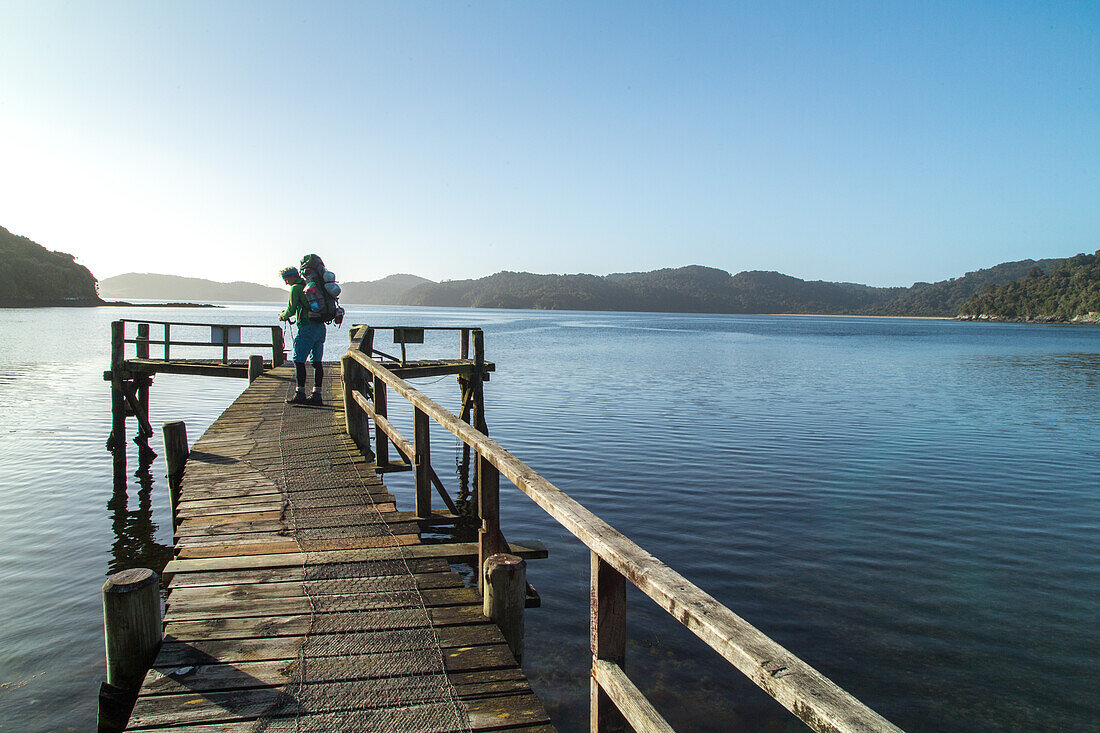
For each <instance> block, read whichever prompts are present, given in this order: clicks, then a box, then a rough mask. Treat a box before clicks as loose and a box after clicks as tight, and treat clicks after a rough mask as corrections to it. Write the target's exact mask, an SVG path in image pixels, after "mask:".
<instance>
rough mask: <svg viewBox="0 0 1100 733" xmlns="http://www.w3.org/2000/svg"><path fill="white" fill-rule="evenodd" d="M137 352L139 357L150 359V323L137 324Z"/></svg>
mask: <svg viewBox="0 0 1100 733" xmlns="http://www.w3.org/2000/svg"><path fill="white" fill-rule="evenodd" d="M135 352H136V354H137V358H139V359H148V358H149V324H148V323H139V324H138V325H137V345H136V349H135Z"/></svg>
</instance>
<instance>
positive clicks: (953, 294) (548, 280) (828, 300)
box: [398, 260, 1059, 317]
mask: <svg viewBox="0 0 1100 733" xmlns="http://www.w3.org/2000/svg"><path fill="white" fill-rule="evenodd" d="M1057 262H1059V260H1040V261H1036V260H1022V261H1019V262H1006V263H1003V264H1000V265H997V266H996V267H991V268H988V269H985V270H977V271H975V272H968V273H967V274H966V275H964V276H962V277H959V278H953V279H950V280H943V281H941V282H936V283H916V284H914V285H913V286H912V287H908V288H876V287H871V286H868V285H858V284H854V283H835V282H824V281H820V280H813V281H807V280H801V279H799V278H796V277H791V276H790V275H783V274H780V273H778V272H761V271H751V272H741V273H738V274H736V275H731V274H730V273H728V272H726V271H725V270H718V269H715V268H712V267H700V266H697V265H694V266H690V267H680V268H675V269H664V270H654V271H652V272H627V273H615V274H612V275H606V276H602V277H601V276H596V275H535V274H532V273H527V272H498V273H497V274H495V275H490V276H488V277H483V278H479V279H477V280H450V281H444V282H441V283H424V284H421V285H419V286H417V287H414V288H412V289H411V290H409V291H408V292H406V293H405V294H404V295H403V296H401V298H400V299H399V301H398V302H399V303H400V304H406V305H423V306H445V307H446V306H449V307H466V308H528V309H540V310H610V311H662V312H683V313H809V314H830V313H831V314H843V315H892V316H941V317H953V316H955V315H956V314H957V313H958V312H959V307H960V306H961V305H962V304H963V303H964V302H965V301H966V299H967V298H969V297H970V296H971V295H974V294H975V293H977V292H979V291H980V290H981V289H982V288H984V287H985V286H987V285H989V284H993V285H1002V284H1004V283H1007V282H1010V281H1012V280H1014V279H1016V278H1019V277H1023V276H1024V275H1026V274H1027V273H1028V272H1029V271H1030V270H1032V269H1033V268H1036V267H1038V268H1040V270H1043V271H1047V270H1050V269H1051V268H1053V266H1054V265H1055V264H1056V263H1057Z"/></svg>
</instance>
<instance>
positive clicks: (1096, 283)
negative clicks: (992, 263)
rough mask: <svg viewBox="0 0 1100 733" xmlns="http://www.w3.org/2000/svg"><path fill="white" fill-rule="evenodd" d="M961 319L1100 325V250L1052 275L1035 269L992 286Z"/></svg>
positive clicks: (1064, 263)
mask: <svg viewBox="0 0 1100 733" xmlns="http://www.w3.org/2000/svg"><path fill="white" fill-rule="evenodd" d="M959 318H960V319H964V320H975V321H1017V322H1024V323H1100V251H1097V252H1096V253H1094V254H1091V255H1088V254H1079V255H1076V256H1074V257H1070V258H1067V259H1065V260H1062V261H1061V262H1060V263H1058V265H1056V266H1055V267H1054V268H1053V269H1051V271H1050V272H1043V271H1042V270H1040V269H1039V268H1033V269H1032V270H1031V271H1030V272H1028V274H1027V276H1025V277H1023V278H1020V279H1018V280H1013V281H1012V282H1009V283H1005V284H1004V285H1001V286H999V287H995V286H993V285H989V286H987V287H986V288H984V289H983V290H982V292H981V293H978V294H977V295H974V296H973V297H971V298H970V299H969V300H967V301H966V303H965V304H963V306H962V308H961V309H960V310H959Z"/></svg>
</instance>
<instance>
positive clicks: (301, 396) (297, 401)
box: [286, 392, 309, 405]
mask: <svg viewBox="0 0 1100 733" xmlns="http://www.w3.org/2000/svg"><path fill="white" fill-rule="evenodd" d="M286 403H287V404H288V405H308V404H309V400H307V399H306V393H305V392H295V393H294V396H293V397H291V398H289V399H288V400H287V401H286Z"/></svg>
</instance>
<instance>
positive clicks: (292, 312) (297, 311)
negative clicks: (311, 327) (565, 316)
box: [279, 280, 309, 324]
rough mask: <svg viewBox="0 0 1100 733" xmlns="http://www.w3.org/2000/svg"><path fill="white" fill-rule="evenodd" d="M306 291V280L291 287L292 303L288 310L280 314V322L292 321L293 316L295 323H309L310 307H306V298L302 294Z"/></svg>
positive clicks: (287, 307)
mask: <svg viewBox="0 0 1100 733" xmlns="http://www.w3.org/2000/svg"><path fill="white" fill-rule="evenodd" d="M305 289H306V281H305V280H299V281H298V282H296V283H294V284H293V285H291V286H290V302H289V303H288V304H287V306H286V310H284V311H283V312H282V313H280V314H279V320H280V321H287V320H290V318H291V317H292V316H293V318H294V322H295V323H298V324H302V323H309V306H308V305H306V296H305V295H304V294H303V293H302V291H303V290H305Z"/></svg>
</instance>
